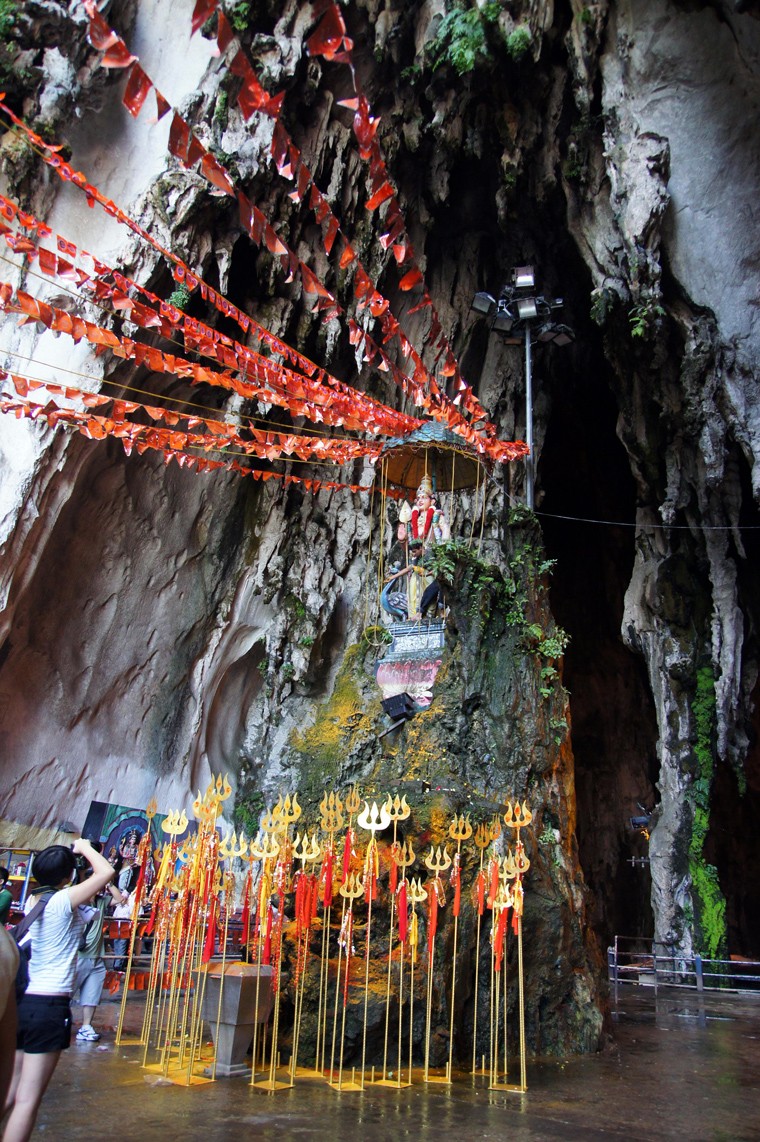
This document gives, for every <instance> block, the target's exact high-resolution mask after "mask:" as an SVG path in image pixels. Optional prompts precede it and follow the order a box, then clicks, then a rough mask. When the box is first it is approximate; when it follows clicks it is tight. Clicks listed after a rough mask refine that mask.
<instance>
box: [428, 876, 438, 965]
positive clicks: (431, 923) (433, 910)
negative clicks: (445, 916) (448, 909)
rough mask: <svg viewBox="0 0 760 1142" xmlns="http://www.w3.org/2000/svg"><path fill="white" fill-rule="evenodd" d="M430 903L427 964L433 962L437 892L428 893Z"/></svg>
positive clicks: (436, 919)
mask: <svg viewBox="0 0 760 1142" xmlns="http://www.w3.org/2000/svg"><path fill="white" fill-rule="evenodd" d="M428 899H429V901H430V916H429V919H428V963H429V964H431V963H432V962H433V944H434V942H435V933H436V929H437V928H438V892H437V890H434V891H433V892H429V893H428Z"/></svg>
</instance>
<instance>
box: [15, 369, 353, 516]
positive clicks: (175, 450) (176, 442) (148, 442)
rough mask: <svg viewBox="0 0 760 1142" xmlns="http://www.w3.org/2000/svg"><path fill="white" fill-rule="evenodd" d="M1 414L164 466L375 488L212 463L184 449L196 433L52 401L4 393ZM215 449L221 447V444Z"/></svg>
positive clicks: (310, 486) (310, 487) (314, 486)
mask: <svg viewBox="0 0 760 1142" xmlns="http://www.w3.org/2000/svg"><path fill="white" fill-rule="evenodd" d="M4 377H10V378H11V379H12V380H13V382H14V385H15V383H16V382H17V381H18V382H20V387H21V388H23V387H24V384H26V385H29V386H30V387H31V385H32V384H34V382H31V381H30V379H29V378H19V377H18V376H17V375H16V374H10V373H5V371H4V370H0V379H3V378H4ZM83 395H87V394H83ZM90 395H92V394H90ZM0 412H2V413H5V414H9V415H14V416H15V417H16V418H17V419H22V418H27V419H30V420H32V421H40V420H43V421H45V422H46V423H47V425H48V427H49V428H59V427H64V428H66V427H67V428H71V429H75V430H77V431H79V432H80V433H81V434H82V435H83V436H86V437H87V438H88V439H90V440H102V439H105V438H106V437H107V436H112V437H114V438H116V439H118V440H120V441H121V443H122V446H123V448H124V451H125V452H126V454H127V455H128V456H129V455H131V453H132V451H133V449H134V451H135V452H137V453H139V454H140V455H142V454H143V453H145V452H146V451H148V450H149V449H152V450H154V451H160V452H162V453H163V457H164V463H165V464H167V465H168V464H169V463H170V462H171V461H172V460H174V461H176V463H177V464H178V465H179V466H180V467H181V468H188V469H190V470H191V471H194V472H198V473H201V472H218V471H222V470H224V471H227V472H232V473H235V474H237V475H240V476H250V477H251V478H253V479H254V480H259V481H263V482H265V483H266V482H267V481H269V480H279V481H281V482H282V483H283V484H284V485H289V484H298V485H301V486H302V487H304V488H305V489H306V490H307V491H310V492H319V491H322V490H328V491H345V490H347V491H350V492H352V493H356V492H371V491H372V485H363V484H346V483H341V482H339V481H336V480H323V479H317V478H308V477H305V476H294V475H292V474H290V473H287V474H286V473H282V472H273V471H271V470H266V471H265V470H262V469H256V468H251V467H248V466H244V465H243V464H240V463H239V462H238V461H237V460H213V459H211V458H210V457H207V456H199V455H195V454H191V453H188V452H186V451H185V450H184V449H185V447H188V446H193V440H192V435H193V434H185V433H174V432H172V430H171V429H161V428H155V427H150V426H147V425H141V424H135V423H133V422H131V421H126V420H125V421H122V422H117V421H114V420H112V419H111V418H108V417H101V416H99V415H98V414H95V413H92V412H90V411H89V410H87V409H85V410H76V409H70V408H60V407H59V406H58V405H57V404H56V403H55V401H54V400H52V398H51V399H50V400H49V401H48V403H47V404H46V405H42V404H39V403H37V402H35V401H32V400H29V399H26V400H24V399H21V398H18V397H17V398H14V397H13V396H12V395H11V394H10V393H7V392H3V393H0ZM181 438H184V439H181ZM216 447H217V448H219V445H218V443H217V445H216Z"/></svg>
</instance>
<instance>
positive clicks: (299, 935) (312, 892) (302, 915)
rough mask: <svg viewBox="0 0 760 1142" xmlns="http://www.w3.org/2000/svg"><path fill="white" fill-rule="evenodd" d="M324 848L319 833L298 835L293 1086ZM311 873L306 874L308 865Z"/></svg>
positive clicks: (292, 1058) (291, 1076)
mask: <svg viewBox="0 0 760 1142" xmlns="http://www.w3.org/2000/svg"><path fill="white" fill-rule="evenodd" d="M321 851H322V849H321V846H320V844H319V841H318V840H317V837H316V834H312V836H311V838H309V836H308V834H307V833H305V832H304V835H303V837H301V836H300V834H299V835H298V836H296V840H295V844H294V845H293V856H294V857H295V858H296V859H297V860H300V861H301V868H300V870H299V872H298V873H297V874H296V875H297V877H298V883H297V886H296V977H295V1011H294V1019H293V1050H292V1052H291V1059H290V1085H291V1086H292V1085H293V1083H294V1082H295V1077H296V1071H297V1069H298V1042H299V1039H300V1037H301V1017H302V1014H303V995H304V988H305V984H306V968H307V965H308V962H309V948H310V944H311V925H312V922H313V920H314V915H315V913H316V907H317V896H316V893H317V887H318V885H317V879H316V877H315V876H314V871H313V869H314V862H315V861H317V860H319V856H320V854H321ZM308 865H311V866H312V871H311V872H307V866H308Z"/></svg>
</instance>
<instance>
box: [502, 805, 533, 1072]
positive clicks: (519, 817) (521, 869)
mask: <svg viewBox="0 0 760 1142" xmlns="http://www.w3.org/2000/svg"><path fill="white" fill-rule="evenodd" d="M532 820H533V814H532V813H531V811H530V809H529V808H528V806H527V804H526V802H525V801H523V803H522V805H520V802H519V801H517V800H515V803H514V807H513V805H512V802H511V801H509V802H507V808H506V811H505V813H504V823H505V825H506V826H507V827H508V828H510V829H514V830H515V858H514V859H515V871H516V876H515V878H514V880H515V883H514V888H513V890H512V895H513V899H514V905H513V907H514V910H515V916H516V917H517V981H518V997H519V1005H518V1006H519V1019H520V1086H519V1088H518V1089H519V1090H521V1091H526V1090H527V1089H528V1084H527V1072H526V1067H525V979H524V973H523V943H522V913H523V886H522V877H523V874H524V873H525V872H527V871H528V869H529V868H530V861H529V860H528V858H527V856H526V855H525V849H524V848H523V843H522V840H521V837H520V830H521V829H524V828H527V826H528V825H529V824H530V823H531V821H532Z"/></svg>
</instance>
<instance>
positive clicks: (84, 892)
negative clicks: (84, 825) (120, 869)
mask: <svg viewBox="0 0 760 1142" xmlns="http://www.w3.org/2000/svg"><path fill="white" fill-rule="evenodd" d="M71 847H72V849H73V850H74V852H75V853H76V854H77V855H78V856H83V857H84V859H85V860H86V861H87V863H88V864H89V865H90V867H91V868H92V876H88V877H87V880H83V881H82V883H81V884H72V885H70V886H69V890H68V892H69V899H70V900H71V907H72V908H76V907H78V905H80V904H86V903H87V901H88V900H92V898H93V897H94V896H97V894H98V893H99V892H100V890H101V888H105V886H106V885H107V884H108V883H109V881H110V880H111V878H112V877H113V874H114V869H113V865H111V864H109V863H108V861H107V860H106V858H105V857H104V856H103V854H102V853H99V852H98V851H97V849H94V848H93V847H92V845H91V844H90V842H89V841H86V840H85V839H84V837H80V838H79V840H76V841H74V844H73V845H72V846H71Z"/></svg>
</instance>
